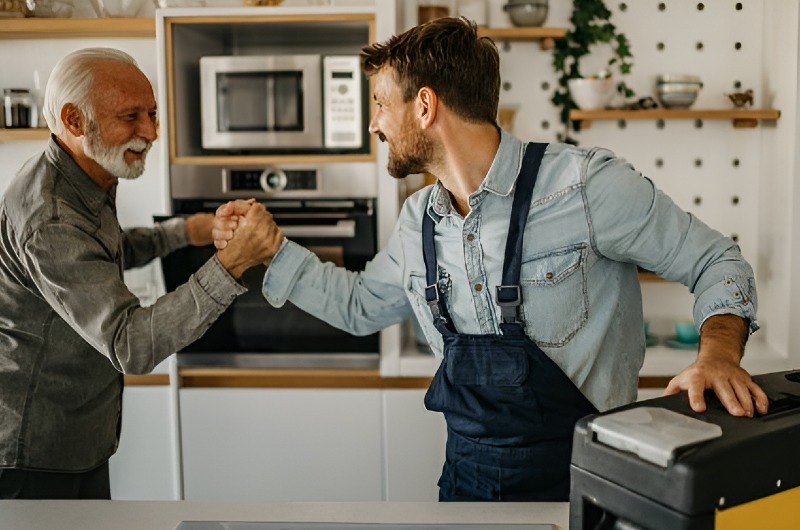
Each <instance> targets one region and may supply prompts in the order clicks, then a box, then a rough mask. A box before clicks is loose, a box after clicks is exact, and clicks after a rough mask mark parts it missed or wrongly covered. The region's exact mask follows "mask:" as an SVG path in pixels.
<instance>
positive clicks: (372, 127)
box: [369, 118, 380, 134]
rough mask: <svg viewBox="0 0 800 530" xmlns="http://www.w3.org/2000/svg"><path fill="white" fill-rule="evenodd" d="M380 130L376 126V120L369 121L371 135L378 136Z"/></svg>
mask: <svg viewBox="0 0 800 530" xmlns="http://www.w3.org/2000/svg"><path fill="white" fill-rule="evenodd" d="M379 130H380V129H378V126H377V125H375V118H372V119H371V120H369V133H370V134H378V131H379Z"/></svg>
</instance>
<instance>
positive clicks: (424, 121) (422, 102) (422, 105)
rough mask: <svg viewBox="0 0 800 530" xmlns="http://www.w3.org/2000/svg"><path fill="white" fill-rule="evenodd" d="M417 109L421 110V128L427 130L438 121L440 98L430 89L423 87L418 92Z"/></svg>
mask: <svg viewBox="0 0 800 530" xmlns="http://www.w3.org/2000/svg"><path fill="white" fill-rule="evenodd" d="M417 107H418V110H419V115H418V116H419V126H420V127H421V128H423V129H427V128H428V127H430V126H431V125H433V122H434V121H436V112H437V111H438V108H439V97H438V96H437V95H436V92H434V91H433V89H431V88H430V87H426V86H424V87H422V88H420V89H419V92H417Z"/></svg>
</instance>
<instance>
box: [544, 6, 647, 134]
mask: <svg viewBox="0 0 800 530" xmlns="http://www.w3.org/2000/svg"><path fill="white" fill-rule="evenodd" d="M610 19H611V11H609V10H608V8H607V7H606V5H605V3H603V0H572V16H571V17H570V22H571V23H572V28H570V29H568V30H567V33H566V35H565V36H564V38H563V39H557V40H556V44H555V46H554V47H553V69H554V70H555V72H556V74H557V75H558V88H557V89H556V91H555V93H554V94H553V97H552V99H551V101H552V102H553V104H554V105H556V107H559V108H560V116H559V117H560V121H561V123H562V124H564V133H563V135H562V134H560V135H559V140H562V141H565V142H568V143H572V144H577V141H576V140H575V139H574V138H572V136H571V135H570V132H571V131H573V130H574V131H580V122H572V120H570V119H569V113H570V111H571V110H572V109H575V108H577V105H576V104H575V101H574V100H573V98H572V95H571V94H570V90H569V81H570V79H577V78H583V77H584V76H583V75H582V73H581V70H580V67H581V59H582V58H583V57H585V56H587V55H589V54H590V53H591V51H592V50H591V49H592V47H593V46H594V45H596V44H608V45H610V46H611V49H612V52H613V54H612V57H611V58H610V59H609V60H608V64H607V68H604V69H603V70H602V71H601V72H598V74H599V75H598V77H601V78H602V77H608V76H612V77H613V69H616V70H618V71H619V73H620V77H622V76H624V75H626V74H628V73H630V71H631V66H632V62H631V60H632V59H633V55H631V50H630V43H629V42H628V38H627V37H626V36H625V34H623V33H619V32H618V31H617V28H616V26H614V24H612V23H611V21H610ZM616 85H617V86H616V88H617V90H618V91H619V92H620V93H621V94H623V95H624V96H625V97H626V98H630V97H632V96H633V95H634V92H633V90H631V89H630V88H629V87H628V86H627V85H626V84H625V82H624V81H623V80H622V79H620V80H619V82H618V83H617V84H616Z"/></svg>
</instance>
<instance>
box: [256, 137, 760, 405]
mask: <svg viewBox="0 0 800 530" xmlns="http://www.w3.org/2000/svg"><path fill="white" fill-rule="evenodd" d="M524 150H525V144H524V143H523V142H521V141H520V140H518V139H517V138H515V137H513V136H511V135H509V134H507V133H505V132H503V133H502V139H501V142H500V148H499V150H498V152H497V155H496V156H495V159H494V162H493V163H492V166H491V168H490V169H489V173H488V174H487V175H486V178H485V179H484V181H483V183H482V184H481V186H480V188H479V189H478V190H477V191H476V192H475V193H473V194H472V195H471V196H470V198H469V202H470V207H471V211H470V213H469V214H468V215H467V216H466V217H465V218H462V217H461V216H460V215H459V214H458V213H457V212H456V211H455V209H454V208H453V205H452V203H451V198H450V195H449V193H448V192H447V191H446V190H445V189H444V188H443V187H442V186H441V185H440V184H439V183H437V184H434V185H433V186H429V187H427V188H425V189H423V190H420V191H419V192H417V193H415V194H414V195H412V196H411V197H409V198H408V199H407V200H406V201H405V204H404V206H403V208H402V211H401V213H400V217H399V219H398V222H397V225H396V227H395V230H394V233H393V234H392V236H391V238H390V240H389V242H388V244H387V246H386V248H384V249H383V250H381V251H380V252H379V253H378V254H377V255H376V256H375V258H374V259H373V260H372V261H371V262H370V263H369V264H368V265H367V267H366V269H365V270H364V271H363V272H361V273H354V272H348V271H346V270H344V269H342V268H337V267H335V266H334V265H332V264H330V263H321V262H320V261H319V259H317V258H316V256H315V255H314V254H312V253H311V252H309V251H308V250H306V249H304V248H303V247H301V246H300V245H297V244H296V243H293V242H291V241H289V242H286V243H285V244H284V245H283V246H282V248H281V249H280V251H279V252H278V253H277V254H276V255H275V258H274V260H273V261H272V263H271V265H270V266H269V268H268V270H267V273H266V275H265V277H264V285H263V292H264V296H265V297H266V298H267V300H268V301H269V303H270V304H272V305H274V306H276V307H280V306H281V305H282V304H283V303H284V302H285V301H286V300H290V301H291V302H292V303H294V304H296V305H297V306H299V307H300V308H302V309H304V310H306V311H308V312H309V313H311V314H313V315H315V316H317V317H319V318H321V319H323V320H326V321H328V322H330V323H331V324H332V325H334V326H337V327H339V328H341V329H344V330H347V331H349V332H351V333H355V334H366V333H373V332H375V331H377V330H379V329H381V328H383V327H385V326H388V325H391V324H394V323H397V322H400V321H402V320H403V319H406V318H408V317H409V316H410V314H411V313H412V311H413V313H414V314H416V316H417V318H418V319H419V321H420V322H421V324H422V327H423V330H424V332H425V335H426V337H427V339H428V341H429V342H430V344H431V346H432V349H433V351H434V353H435V354H436V355H437V357H439V358H441V355H442V339H441V335H440V334H439V333H438V331H437V330H436V329H435V328H434V326H433V324H432V322H431V315H430V312H429V309H428V306H427V305H426V303H425V296H424V287H425V265H424V263H423V260H422V236H421V230H422V216H423V215H425V214H426V213H427V214H428V215H431V216H432V217H433V219H434V220H435V221H436V254H437V258H438V262H439V268H440V271H439V277H440V281H439V287H440V290H441V292H442V296H443V297H444V299H445V301H446V304H447V307H448V309H449V311H450V314H451V316H452V319H453V321H454V324H455V327H456V329H457V330H458V331H459V332H461V333H475V334H483V333H499V326H498V324H499V322H500V311H499V309H498V307H497V305H496V304H495V302H494V292H495V287H496V286H497V285H500V280H501V274H502V267H503V254H504V249H505V242H506V235H507V233H508V221H509V215H510V213H511V203H512V199H513V194H514V184H515V182H516V179H517V175H518V174H519V170H520V165H521V163H522V157H523V153H524ZM523 252H524V256H523V258H522V275H521V288H522V298H523V306H522V311H521V313H522V318H523V321H524V325H525V331H526V333H527V334H528V336H529V337H530V338H531V339H532V340H533V341H535V342H536V343H537V344H538V345H539V346H540V347H541V348H542V349H543V350H544V352H545V353H547V355H549V356H550V357H551V358H552V359H553V360H554V361H555V362H556V363H557V364H558V365H559V366H560V367H561V368H562V369H563V370H564V372H565V373H566V374H567V375H568V376H569V378H570V379H571V380H572V381H573V382H574V383H575V385H576V386H577V387H578V388H580V389H581V391H582V392H583V393H584V394H585V395H586V397H587V398H589V400H590V401H591V402H592V403H593V404H594V405H595V406H596V407H597V408H598V409H599V410H601V411H602V410H607V409H609V408H612V407H615V406H619V405H622V404H625V403H629V402H631V401H633V400H634V399H635V398H636V389H637V382H638V373H639V370H640V368H641V366H642V362H643V359H644V352H645V337H644V333H643V316H642V297H641V291H640V287H639V278H638V273H637V265H639V266H641V267H642V268H644V269H647V270H650V271H653V272H655V273H657V274H659V275H660V276H662V277H663V278H665V279H667V280H672V281H678V282H681V283H683V284H684V285H686V286H687V287H688V288H689V289H690V291H691V292H693V293H694V296H695V305H694V319H695V323H696V324H697V325H698V326H700V325H701V324H702V322H703V321H704V320H705V319H706V318H708V317H709V316H711V315H716V314H722V313H732V314H736V315H740V316H742V317H744V318H746V319H748V321H749V322H750V330H751V332H752V331H755V330H756V329H758V326H757V324H756V290H755V281H754V278H753V271H752V269H751V267H750V265H748V263H747V262H746V261H745V260H744V259H743V258H742V255H741V254H740V252H739V248H738V247H737V246H736V244H735V243H734V242H733V241H732V240H731V239H729V238H727V237H724V236H723V235H722V234H720V233H719V232H717V231H715V230H712V229H711V228H709V227H708V226H706V225H705V224H703V223H702V222H701V221H700V220H698V219H697V218H696V217H694V216H693V215H692V214H689V213H687V212H685V211H683V210H681V209H680V208H679V207H678V206H676V205H675V203H673V201H672V200H671V199H670V198H669V197H667V196H666V195H664V194H663V193H662V192H661V191H659V190H657V189H656V187H655V186H654V185H653V183H652V182H651V181H650V180H649V179H647V178H644V177H643V176H642V175H641V173H639V172H638V171H636V170H635V169H634V168H633V167H632V166H631V165H630V164H629V163H628V162H626V161H625V160H623V159H621V158H617V157H616V156H615V155H614V154H613V153H611V152H610V151H608V150H605V149H597V148H595V149H581V148H576V147H573V146H569V145H565V144H551V145H550V146H549V147H548V148H547V151H546V153H545V156H544V159H543V161H542V165H541V169H540V171H539V176H538V180H537V182H536V187H535V189H534V191H533V200H532V202H531V207H530V211H529V215H528V221H527V225H526V228H525V245H524V248H523Z"/></svg>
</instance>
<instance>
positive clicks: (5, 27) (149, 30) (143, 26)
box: [0, 17, 156, 39]
mask: <svg viewBox="0 0 800 530" xmlns="http://www.w3.org/2000/svg"><path fill="white" fill-rule="evenodd" d="M155 36H156V23H155V19H153V18H122V17H111V18H9V19H0V39H75V38H84V37H115V38H118V37H123V38H124V37H134V38H148V39H149V38H154V37H155Z"/></svg>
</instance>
